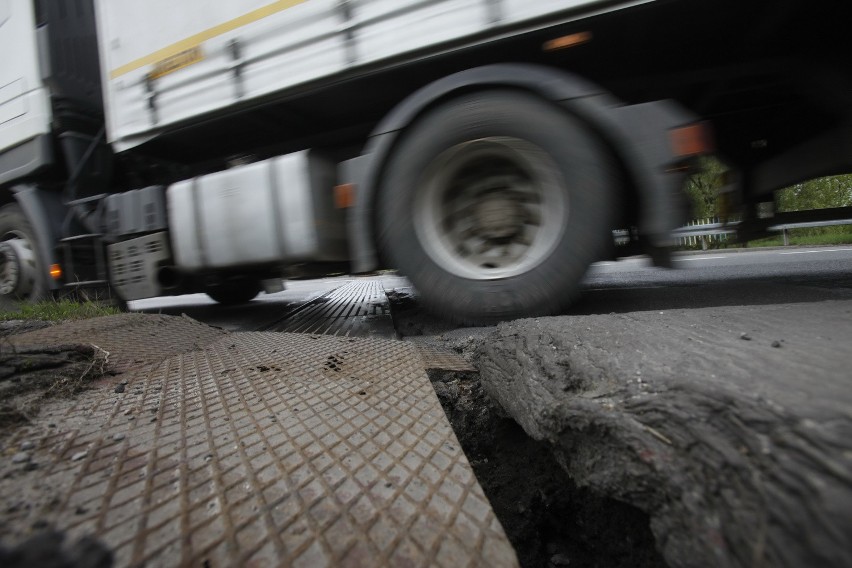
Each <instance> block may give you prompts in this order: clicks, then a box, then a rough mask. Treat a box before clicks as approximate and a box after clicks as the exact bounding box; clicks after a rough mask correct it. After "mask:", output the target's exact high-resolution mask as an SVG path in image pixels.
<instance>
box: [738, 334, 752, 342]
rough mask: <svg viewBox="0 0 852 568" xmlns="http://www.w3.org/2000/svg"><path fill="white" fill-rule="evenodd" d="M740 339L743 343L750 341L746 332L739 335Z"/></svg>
mask: <svg viewBox="0 0 852 568" xmlns="http://www.w3.org/2000/svg"><path fill="white" fill-rule="evenodd" d="M740 339H742V340H743V341H751V336H750V335H749V334H747V333H746V332H743V333H741V334H740Z"/></svg>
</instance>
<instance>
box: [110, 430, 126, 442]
mask: <svg viewBox="0 0 852 568" xmlns="http://www.w3.org/2000/svg"><path fill="white" fill-rule="evenodd" d="M112 439H113V440H115V441H116V442H120V441H122V440H123V439H124V434H122V433H121V432H119V433H118V434H113V436H112Z"/></svg>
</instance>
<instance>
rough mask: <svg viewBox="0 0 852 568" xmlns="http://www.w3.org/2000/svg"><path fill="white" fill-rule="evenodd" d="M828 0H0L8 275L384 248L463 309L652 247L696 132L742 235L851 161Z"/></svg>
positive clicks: (532, 291)
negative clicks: (719, 170)
mask: <svg viewBox="0 0 852 568" xmlns="http://www.w3.org/2000/svg"><path fill="white" fill-rule="evenodd" d="M850 4H852V3H849V2H845V1H841V0H836V1H832V0H811V1H807V2H805V1H803V0H787V1H784V2H779V1H777V0H629V1H618V0H278V1H273V0H229V1H228V2H205V1H202V0H182V1H181V2H174V1H171V0H168V1H167V0H146V1H144V2H139V1H136V0H42V1H33V0H0V53H2V54H3V58H2V67H0V207H2V208H0V293H2V294H5V295H10V296H15V297H18V298H26V299H38V298H43V297H45V296H47V295H50V294H57V293H62V292H63V291H67V290H69V289H92V288H94V289H107V288H109V289H111V290H112V292H113V293H116V294H117V295H118V297H120V298H121V299H123V300H133V299H139V298H146V297H152V296H160V295H168V294H181V293H188V292H197V291H205V292H207V293H208V294H209V295H210V296H211V297H213V298H214V299H216V300H218V301H220V302H224V303H235V302H243V301H248V300H250V299H252V298H253V297H254V296H255V295H256V294H258V293H259V292H260V291H261V290H262V289H264V288H266V289H267V290H275V289H278V287H279V286H280V284H281V281H282V279H283V278H287V277H288V276H306V275H308V276H309V275H317V276H319V275H323V274H329V273H339V272H349V273H362V272H368V271H372V270H376V269H379V268H397V269H399V270H400V271H402V272H403V273H404V274H406V275H407V276H408V277H409V278H410V279H411V280H412V282H413V283H414V285H415V286H416V287H417V288H418V289H419V291H420V293H421V294H422V297H423V300H424V301H425V303H426V304H427V305H428V306H430V307H431V308H432V309H434V310H436V311H437V312H439V313H440V314H443V315H444V316H446V317H450V318H453V319H456V320H458V321H465V322H473V321H495V320H499V319H504V318H509V317H516V316H531V315H537V314H547V313H553V312H554V311H557V310H559V309H561V308H562V307H564V306H565V305H566V304H567V303H568V302H570V301H571V299H572V298H573V296H574V295H575V293H576V291H577V289H578V284H579V282H580V280H581V278H582V276H583V274H584V272H585V270H586V269H587V267H588V265H589V264H590V263H592V262H594V261H596V260H599V259H602V258H605V257H607V256H611V255H612V254H613V250H614V247H613V244H612V230H613V229H615V228H624V227H629V228H630V234H631V235H632V238H633V241H632V245H633V246H632V247H629V248H630V251H631V252H633V251H635V250H641V251H644V252H646V253H649V254H650V255H651V256H652V257H653V258H654V259H655V260H656V261H658V262H659V263H662V264H665V263H666V261H667V248H666V247H668V246H669V245H670V241H671V239H670V231H671V230H672V229H673V228H675V227H678V226H680V225H681V224H682V223H683V221H684V220H685V218H686V215H687V205H686V200H685V198H684V195H683V193H682V188H683V185H684V181H685V179H686V176H687V175H688V174H689V172H690V171H691V168H692V167H693V164H694V162H695V158H696V157H697V156H700V155H702V154H706V153H709V152H715V153H716V155H718V156H719V157H720V158H722V159H723V160H724V161H725V162H726V163H727V164H729V166H730V167H731V170H732V172H733V174H734V175H733V176H732V180H733V184H732V185H731V186H730V187H731V188H732V190H733V191H732V195H733V196H735V197H736V198H737V201H738V207H739V212H740V213H741V214H742V216H743V219H744V221H743V223H742V225H741V229H742V230H743V231H744V232H746V233H748V234H750V235H754V234H757V233H759V232H760V231H762V230H764V229H765V228H766V227H767V225H769V224H770V223H777V222H778V219H763V218H758V216H757V215H755V211H756V210H757V206H758V204H759V203H761V202H764V201H771V200H772V192H773V191H774V190H776V189H778V188H781V187H784V186H785V185H788V184H791V183H793V182H797V181H801V180H804V179H809V178H812V177H816V176H821V175H830V174H835V173H845V172H849V171H852V167H850V166H852V71H850V61H852V59H850V55H852V41H850V37H852V34H850V33H849V29H848V27H849V25H850V23H852V18H850Z"/></svg>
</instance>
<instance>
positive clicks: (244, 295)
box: [204, 279, 261, 306]
mask: <svg viewBox="0 0 852 568" xmlns="http://www.w3.org/2000/svg"><path fill="white" fill-rule="evenodd" d="M260 288H261V287H260V282H258V281H257V280H249V279H245V280H228V281H225V282H223V283H221V284H216V285H215V286H208V287H207V289H206V290H205V291H204V292H205V293H206V294H207V295H208V296H210V297H211V298H213V299H214V300H216V301H217V302H218V303H220V304H223V305H226V306H232V305H234V304H243V303H245V302H248V301H250V300H252V299H254V297H255V296H257V295H258V294H259V293H260Z"/></svg>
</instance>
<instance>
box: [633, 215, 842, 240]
mask: <svg viewBox="0 0 852 568" xmlns="http://www.w3.org/2000/svg"><path fill="white" fill-rule="evenodd" d="M739 224H740V222H739V221H732V222H730V223H705V224H702V225H686V226H684V227H679V228H677V229H675V230H674V231H672V236H673V237H677V238H685V237H702V236H710V235H725V234H730V233H736V232H737V226H738V225H739ZM835 225H852V219H839V220H835V221H806V222H802V223H782V224H778V225H770V226H769V227H767V228H768V229H769V230H770V231H787V230H788V229H806V228H812V227H832V226H835ZM625 234H626V232H625Z"/></svg>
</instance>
